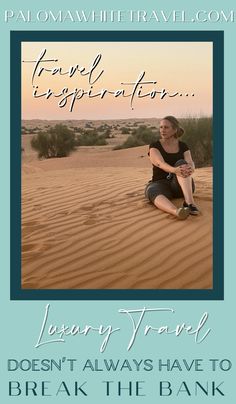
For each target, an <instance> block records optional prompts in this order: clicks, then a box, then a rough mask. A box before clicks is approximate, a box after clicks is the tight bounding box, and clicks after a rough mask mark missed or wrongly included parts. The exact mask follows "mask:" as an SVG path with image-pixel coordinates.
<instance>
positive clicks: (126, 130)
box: [121, 126, 130, 135]
mask: <svg viewBox="0 0 236 404" xmlns="http://www.w3.org/2000/svg"><path fill="white" fill-rule="evenodd" d="M121 133H122V135H127V134H129V133H130V129H129V128H127V127H126V126H123V127H122V128H121Z"/></svg>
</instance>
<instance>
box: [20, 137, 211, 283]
mask: <svg viewBox="0 0 236 404" xmlns="http://www.w3.org/2000/svg"><path fill="white" fill-rule="evenodd" d="M24 138H25V142H29V137H27V136H25V137H24ZM23 146H24V152H23V158H22V288H27V289H208V288H212V169H211V168H201V169H197V170H196V171H195V173H194V178H195V183H196V194H195V200H196V203H197V205H198V206H199V208H200V209H201V212H202V214H201V215H200V216H199V217H193V216H190V217H188V219H187V220H186V221H178V220H177V219H176V218H174V217H171V216H170V215H168V214H165V213H163V212H161V211H158V209H156V208H155V207H154V206H153V205H152V204H150V203H149V202H148V201H147V200H146V199H145V197H144V187H145V184H146V183H147V182H148V180H149V179H150V178H151V171H152V170H151V164H150V162H149V159H148V156H147V150H148V146H142V147H136V148H132V149H126V150H117V151H114V150H111V148H107V147H81V148H79V149H78V150H77V151H75V152H74V153H73V154H72V155H71V156H69V157H66V158H60V159H50V160H41V161H39V160H38V159H37V156H36V154H35V153H34V152H33V151H29V148H28V146H27V144H23ZM174 203H175V204H176V206H180V205H181V204H182V200H175V201H174Z"/></svg>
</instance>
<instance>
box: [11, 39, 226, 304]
mask: <svg viewBox="0 0 236 404" xmlns="http://www.w3.org/2000/svg"><path fill="white" fill-rule="evenodd" d="M10 41H11V46H10V57H11V60H10V79H11V85H10V97H11V98H10V111H11V123H10V127H11V129H10V131H11V142H10V158H11V160H10V180H11V185H10V192H11V197H10V210H11V223H10V247H11V253H10V261H11V268H10V298H11V300H223V299H224V215H223V211H224V192H223V189H224V135H223V133H224V32H223V31H11V35H10ZM27 41H28V42H38V41H40V42H41V41H42V42H43V41H45V42H47V41H50V42H53V41H55V42H58V41H64V42H66V41H70V42H73V41H74V42H77V41H78V42H80V41H81V42H82V41H85V42H86V41H92V42H101V41H104V42H117V41H119V42H123V41H124V42H127V41H129V42H132V41H133V42H137V41H139V42H157V41H159V42H168V41H171V42H181V41H182V42H196V41H197V42H212V43H213V173H214V175H213V288H212V289H206V290H205V289H204V290H203V289H178V290H176V289H155V290H154V289H135V290H133V289H124V290H123V289H122V290H119V289H112V290H111V289H95V290H94V289H76V290H75V289H72V290H71V289H70V290H68V289H55V290H54V289H21V42H27Z"/></svg>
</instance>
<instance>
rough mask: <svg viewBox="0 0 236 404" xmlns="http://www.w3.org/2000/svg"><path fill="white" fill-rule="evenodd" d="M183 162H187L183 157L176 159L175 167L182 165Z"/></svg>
mask: <svg viewBox="0 0 236 404" xmlns="http://www.w3.org/2000/svg"><path fill="white" fill-rule="evenodd" d="M183 164H188V163H187V161H185V160H184V159H180V160H178V161H176V163H175V167H179V166H182V165H183Z"/></svg>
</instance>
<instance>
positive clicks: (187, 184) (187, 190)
mask: <svg viewBox="0 0 236 404" xmlns="http://www.w3.org/2000/svg"><path fill="white" fill-rule="evenodd" d="M176 177H177V180H178V183H179V185H180V186H181V189H182V191H183V194H184V199H185V202H186V203H187V204H188V205H189V204H194V199H193V189H192V177H191V176H189V177H186V178H184V177H180V176H178V175H177V176H176Z"/></svg>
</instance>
